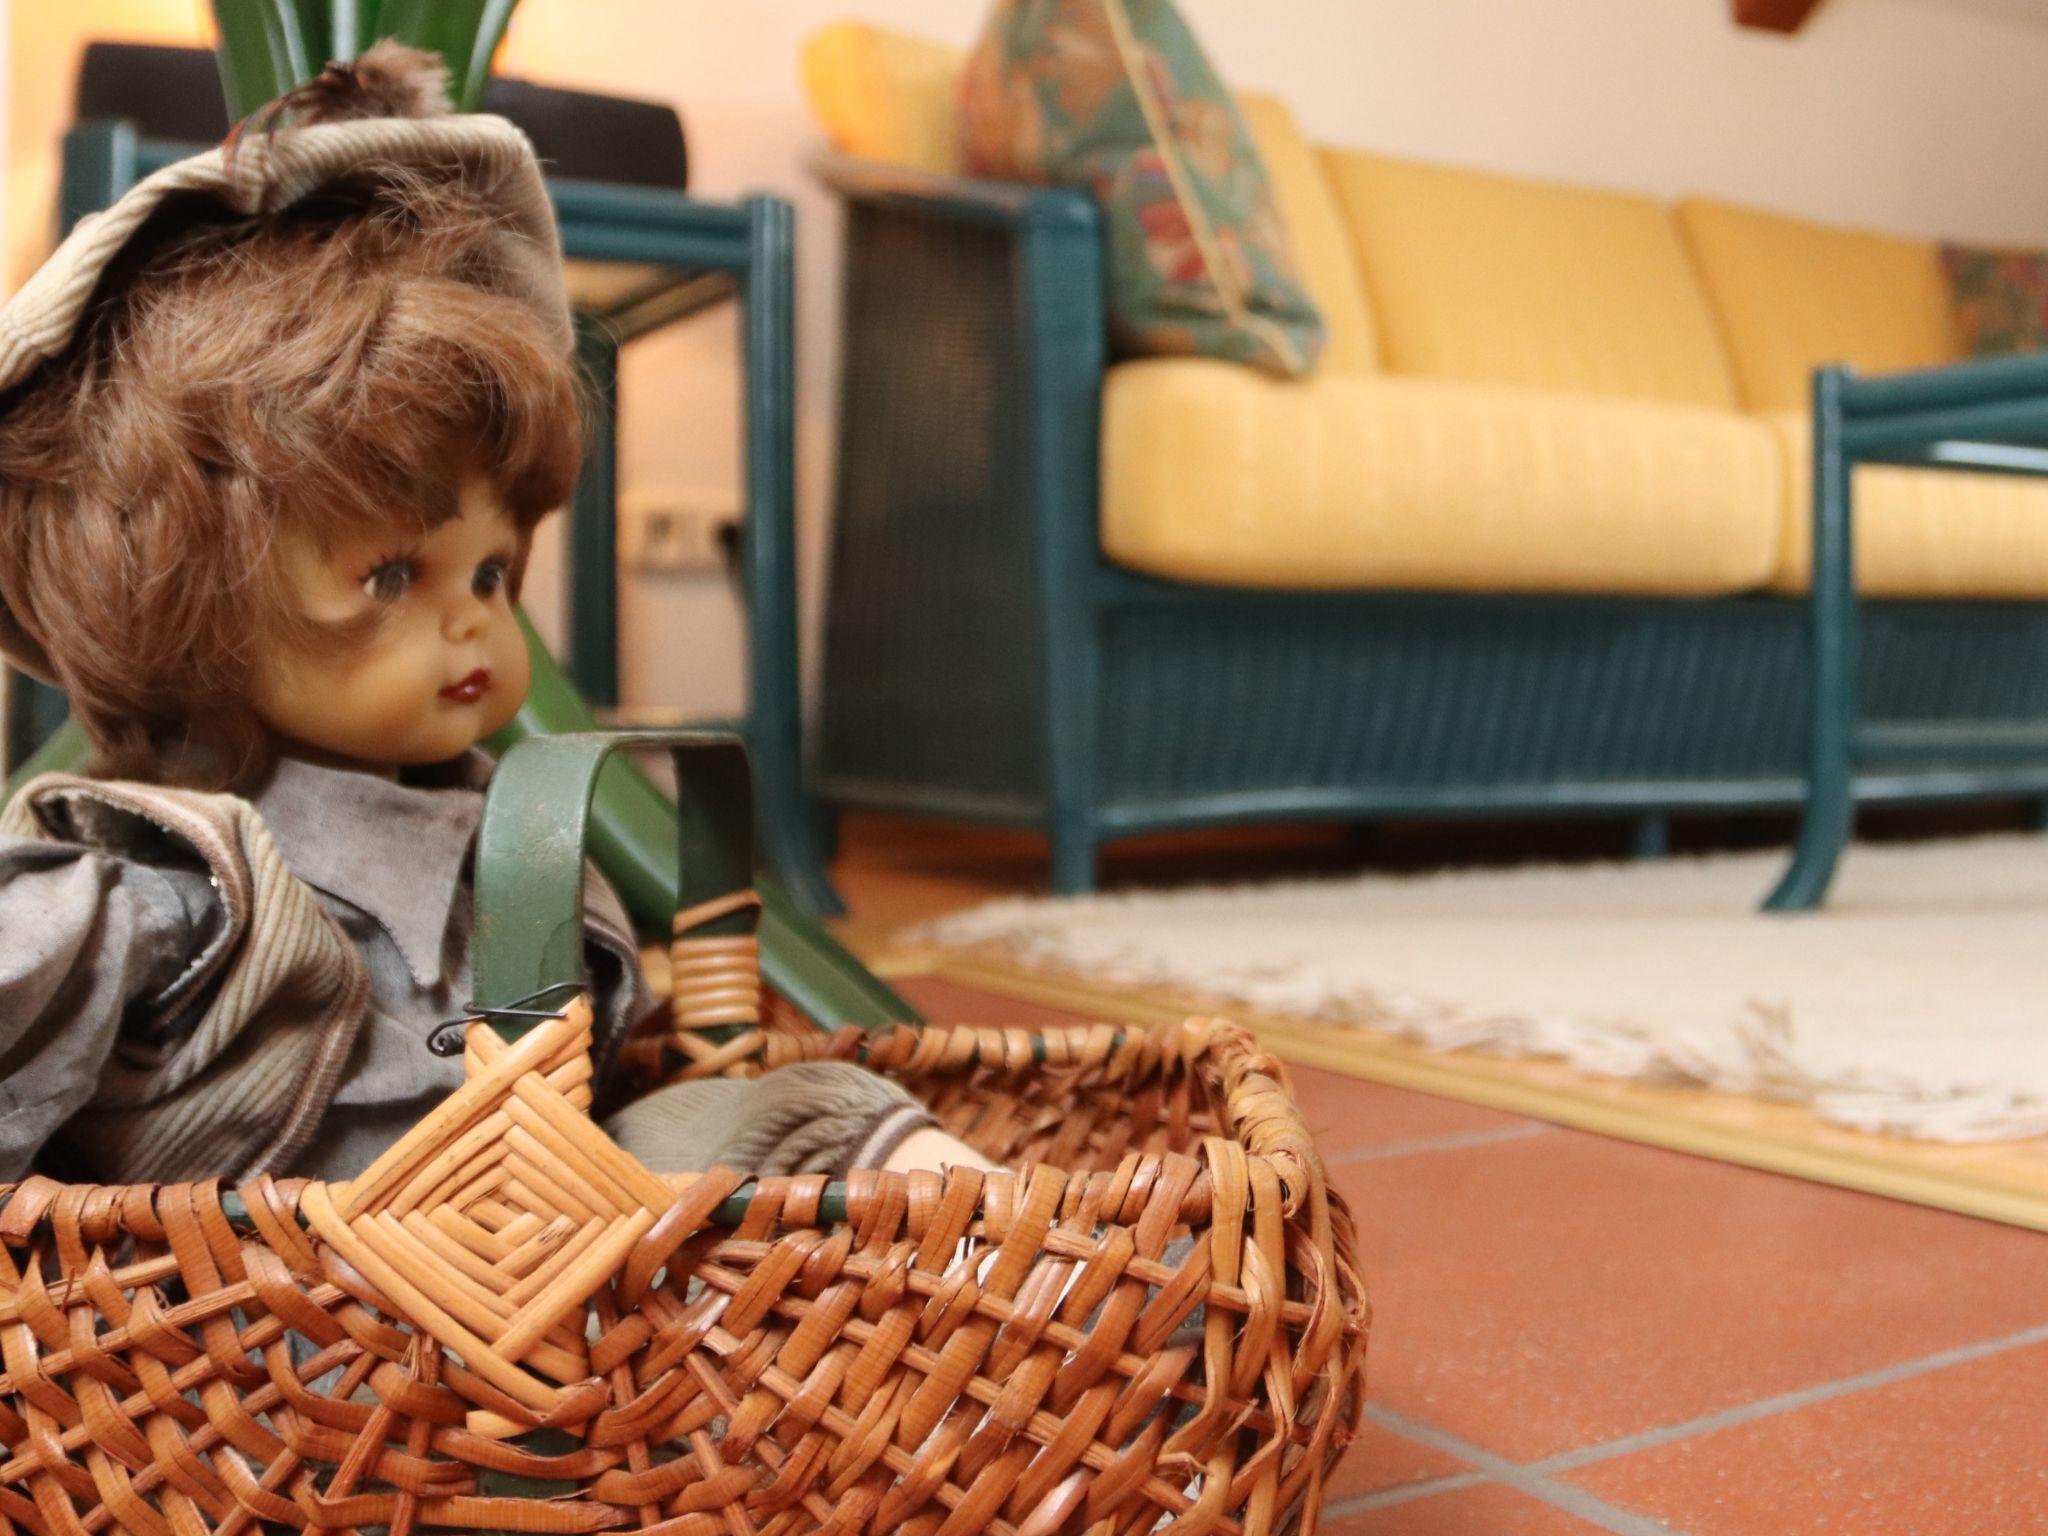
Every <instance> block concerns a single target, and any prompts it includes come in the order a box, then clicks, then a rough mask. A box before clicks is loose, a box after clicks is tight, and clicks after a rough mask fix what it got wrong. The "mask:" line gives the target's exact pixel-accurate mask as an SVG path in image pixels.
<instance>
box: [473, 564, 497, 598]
mask: <svg viewBox="0 0 2048 1536" xmlns="http://www.w3.org/2000/svg"><path fill="white" fill-rule="evenodd" d="M505 571H506V563H505V562H504V561H503V560H499V559H495V558H493V559H490V560H486V561H484V562H483V564H481V565H479V566H478V567H477V568H476V575H475V576H474V577H472V578H471V580H470V583H469V587H470V590H471V591H472V592H474V593H476V595H477V596H478V597H496V596H497V595H498V593H500V592H501V591H503V590H504V587H505Z"/></svg>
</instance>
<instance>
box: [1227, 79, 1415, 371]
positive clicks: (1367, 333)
mask: <svg viewBox="0 0 2048 1536" xmlns="http://www.w3.org/2000/svg"><path fill="white" fill-rule="evenodd" d="M1235 99H1236V101H1237V110H1238V111H1239V112H1240V113H1242V114H1243V115H1244V122H1245V127H1246V128H1248V129H1250V130H1251V135H1252V141H1253V142H1254V143H1255V144H1257V145H1258V148H1259V158H1260V159H1261V160H1263V161H1264V162H1265V164H1266V179H1267V180H1268V182H1270V183H1271V185H1272V188H1273V206H1274V208H1275V209H1276V210H1277V211H1278V212H1279V215H1280V222H1281V223H1282V224H1284V225H1286V226H1287V238H1288V240H1289V241H1290V242H1292V244H1293V247H1294V265H1295V267H1296V268H1297V269H1298V270H1299V272H1300V274H1301V280H1302V282H1303V283H1304V284H1305V285H1306V286H1307V288H1308V292H1309V297H1310V298H1312V299H1314V300H1315V301H1316V308H1318V309H1319V310H1321V311H1322V313H1323V329H1324V333H1325V340H1324V344H1323V355H1322V360H1321V361H1320V362H1319V363H1318V364H1317V365H1316V366H1317V368H1318V369H1320V370H1323V371H1325V372H1335V373H1371V372H1372V371H1374V370H1375V369H1376V368H1378V367H1379V361H1380V341H1379V331H1378V327H1377V326H1375V325H1374V323H1373V316H1372V311H1371V310H1370V309H1368V308H1367V307H1366V302H1365V290H1364V287H1363V285H1362V283H1361V281H1360V279H1359V276H1358V262H1357V260H1356V258H1354V257H1353V255H1352V253H1351V237H1350V236H1349V235H1348V234H1346V233H1345V230H1344V217H1343V215H1342V214H1340V213H1339V212H1338V211H1337V200H1336V198H1334V197H1333V196H1332V195H1331V193H1330V183H1329V181H1328V179H1327V178H1326V177H1325V176H1324V174H1323V167H1322V164H1321V162H1320V161H1319V160H1318V159H1317V157H1316V152H1315V149H1314V148H1313V147H1312V146H1311V145H1310V144H1309V141H1308V140H1307V139H1306V138H1305V137H1304V136H1303V135H1302V131H1301V127H1300V125H1299V124H1297V123H1296V122H1295V120H1294V114H1293V113H1292V112H1290V111H1289V110H1288V109H1287V104H1286V103H1285V102H1283V101H1281V100H1279V99H1278V98H1277V97H1273V96H1260V95H1257V94H1242V93H1241V94H1239V95H1237V97H1236V98H1235Z"/></svg>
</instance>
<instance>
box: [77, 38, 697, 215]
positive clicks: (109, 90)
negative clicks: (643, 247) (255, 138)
mask: <svg viewBox="0 0 2048 1536" xmlns="http://www.w3.org/2000/svg"><path fill="white" fill-rule="evenodd" d="M483 109H484V111H486V112H495V113H497V114H498V116H500V117H503V118H508V119H510V120H511V121H512V122H514V123H517V124H518V125H519V126H520V127H521V128H522V129H524V130H525V132H526V136H527V137H528V138H530V139H532V140H533V147H534V149H535V150H536V151H537V152H538V153H539V155H540V158H541V160H542V161H543V162H544V163H546V165H547V167H548V174H549V175H551V176H560V177H568V178H570V179H573V180H578V181H611V182H624V183H627V184H628V185H631V186H637V187H667V188H670V189H672V190H675V191H681V190H683V189H684V188H686V187H687V186H688V185H689V175H690V160H689V152H688V148H687V146H686V144H685V142H684V138H683V123H682V119H681V118H680V117H678V116H677V115H676V111H675V108H673V107H671V106H669V105H668V104H667V103H665V102H654V101H634V100H632V99H630V98H628V97H624V96H607V95H602V94H600V93H598V92H595V91H570V90H563V89H561V88H560V87H557V86H552V85H535V84H534V83H533V82H531V81H529V80H511V79H505V78H503V77H498V78H494V79H493V80H492V81H491V83H490V84H489V86H488V87H486V88H485V91H484V102H483ZM74 115H75V116H76V117H77V119H78V120H79V121H80V122H85V121H88V120H90V119H92V118H99V117H116V118H126V119H127V120H128V121H130V122H132V123H134V124H135V125H136V129H137V131H138V132H139V133H140V134H141V135H142V137H144V138H146V139H167V140H170V141H173V142H176V143H188V144H213V143H217V142H219V140H220V139H221V138H223V137H224V136H225V135H226V133H227V131H228V112H227V105H226V100H225V98H224V97H223V96H222V94H221V87H220V67H219V65H218V64H217V63H216V62H215V60H214V55H213V50H212V49H210V48H174V47H165V46H163V45H160V44H154V43H111V42H96V43H89V44H87V45H86V49H85V54H84V57H83V58H82V59H81V61H80V63H79V67H78V87H77V93H76V97H75V103H74Z"/></svg>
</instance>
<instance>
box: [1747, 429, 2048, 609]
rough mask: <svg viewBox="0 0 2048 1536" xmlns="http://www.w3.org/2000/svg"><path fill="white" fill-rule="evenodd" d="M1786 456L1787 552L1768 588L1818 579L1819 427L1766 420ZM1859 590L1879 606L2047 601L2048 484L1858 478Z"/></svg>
mask: <svg viewBox="0 0 2048 1536" xmlns="http://www.w3.org/2000/svg"><path fill="white" fill-rule="evenodd" d="M1768 420H1769V421H1770V424H1771V427H1772V430H1773V431H1775V432H1776V433H1777V434H1778V436H1779V438H1780V440H1781V441H1782V442H1783V444H1784V447H1785V454H1784V461H1785V465H1786V469H1787V475H1788V485H1787V496H1786V500H1787V502H1788V504H1789V507H1790V512H1789V515H1788V516H1787V517H1786V519H1785V529H1784V543H1783V549H1782V552H1781V553H1780V555H1779V558H1778V570H1777V574H1776V575H1775V576H1774V577H1773V578H1772V582H1771V585H1772V586H1774V587H1776V588H1777V589H1778V590H1779V591H1782V592H1804V591H1805V590H1806V589H1807V585H1808V583H1809V582H1810V581H1811V580H1812V577H1813V471H1812V463H1813V419H1812V417H1810V416H1809V415H1807V413H1805V412H1804V411H1783V412H1779V413H1777V414H1775V415H1773V416H1771V417H1769V418H1768ZM1854 511H1855V516H1854V536H1855V541H1856V586H1857V589H1858V590H1859V591H1861V592H1863V593H1865V594H1866V595H1868V596H1872V597H1964V598H1968V597H1977V598H2000V597H2004V598H2038V597H2048V480H2035V479H2030V478H2028V477H2027V476H2024V475H1983V474H1966V473H1962V472H1959V471H1955V470H1935V469H1895V468H1893V467H1891V466H1889V465H1883V464H1867V465H1864V466H1863V467H1861V468H1859V469H1858V470H1857V471H1856V498H1855V509H1854Z"/></svg>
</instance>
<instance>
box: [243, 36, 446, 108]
mask: <svg viewBox="0 0 2048 1536" xmlns="http://www.w3.org/2000/svg"><path fill="white" fill-rule="evenodd" d="M279 105H288V106H289V110H290V113H291V121H292V122H294V123H300V124H303V123H342V122H348V121H350V120H352V119H355V118H362V117H438V116H440V115H441V114H443V113H445V112H447V111H448V110H449V107H448V66H447V65H446V64H445V63H443V62H442V60H441V56H440V55H439V54H438V53H429V52H428V51H427V50H425V49H423V48H409V47H407V46H406V45H405V44H404V43H401V42H399V41H397V40H396V39H394V38H389V37H386V38H381V39H379V40H378V41H377V42H375V43H372V44H371V45H370V46H369V47H368V48H366V49H365V50H364V51H363V52H362V54H361V55H360V56H358V57H357V58H355V59H352V60H350V61H349V62H348V63H345V64H330V65H328V66H327V68H326V69H324V70H322V71H321V72H320V73H319V74H318V75H316V76H315V77H314V78H313V79H311V80H308V81H307V82H306V83H305V84H304V85H302V86H299V87H298V88H297V89H296V90H294V91H291V92H290V93H289V94H288V95H287V96H285V97H284V98H282V99H281V101H280V102H279Z"/></svg>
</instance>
